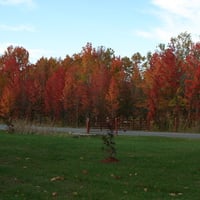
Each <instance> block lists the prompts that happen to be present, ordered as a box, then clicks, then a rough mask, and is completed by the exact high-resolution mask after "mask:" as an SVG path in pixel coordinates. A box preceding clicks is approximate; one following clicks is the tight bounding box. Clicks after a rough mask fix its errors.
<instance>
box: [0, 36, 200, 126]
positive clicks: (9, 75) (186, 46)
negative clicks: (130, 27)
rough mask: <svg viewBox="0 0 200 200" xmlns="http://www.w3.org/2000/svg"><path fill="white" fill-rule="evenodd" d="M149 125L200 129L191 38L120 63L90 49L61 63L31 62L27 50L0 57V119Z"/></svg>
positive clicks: (197, 50)
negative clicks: (110, 120)
mask: <svg viewBox="0 0 200 200" xmlns="http://www.w3.org/2000/svg"><path fill="white" fill-rule="evenodd" d="M88 116H89V117H90V118H91V119H96V120H103V119H105V118H106V117H107V116H109V117H110V118H114V117H118V118H120V119H123V120H130V119H131V120H138V119H140V120H144V121H146V122H147V124H148V128H149V129H155V128H156V129H159V130H179V129H187V128H191V127H196V126H197V125H198V124H200V123H199V122H200V42H197V43H194V42H192V39H191V36H190V34H188V33H181V34H180V35H178V36H177V37H175V38H172V39H171V40H170V42H169V44H168V45H164V44H160V45H159V48H158V49H157V50H156V51H155V52H151V53H148V54H147V55H146V56H142V55H141V54H140V53H139V52H137V53H135V54H133V56H132V57H131V58H128V57H122V58H121V57H117V56H115V54H114V51H113V50H112V49H110V48H105V47H98V48H93V47H92V44H91V43H87V44H86V46H85V47H83V49H82V51H81V52H80V53H77V54H74V55H73V56H69V55H67V56H66V57H65V58H64V59H63V60H62V59H55V58H49V59H47V58H44V57H42V58H40V59H39V60H38V61H37V62H36V64H31V63H30V62H29V53H28V51H27V50H26V49H24V48H23V47H13V46H9V47H8V48H7V50H6V51H5V52H4V54H3V55H1V56H0V117H1V119H3V120H4V121H8V120H12V119H23V120H28V121H35V120H37V121H40V122H44V121H45V122H55V123H56V122H62V123H63V124H64V125H77V126H78V125H83V124H84V123H85V119H86V117H88Z"/></svg>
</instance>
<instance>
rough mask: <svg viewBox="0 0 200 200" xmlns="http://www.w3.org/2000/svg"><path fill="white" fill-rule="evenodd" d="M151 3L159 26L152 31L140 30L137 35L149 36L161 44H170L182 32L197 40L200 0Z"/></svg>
mask: <svg viewBox="0 0 200 200" xmlns="http://www.w3.org/2000/svg"><path fill="white" fill-rule="evenodd" d="M151 3H152V5H153V7H154V8H153V9H154V12H153V15H154V17H156V18H157V19H158V20H159V24H158V25H156V26H154V27H151V28H150V30H139V31H137V32H136V34H137V35H139V36H141V37H144V36H146V35H148V38H152V39H153V38H154V39H156V40H159V41H160V42H161V43H165V42H169V39H170V38H171V37H175V36H177V35H178V34H180V33H181V32H188V33H191V35H192V37H193V39H197V36H198V35H199V34H200V26H199V21H200V0H167V1H166V0H151ZM194 37H196V38H194Z"/></svg>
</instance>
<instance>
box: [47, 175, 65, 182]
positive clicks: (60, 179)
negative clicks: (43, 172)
mask: <svg viewBox="0 0 200 200" xmlns="http://www.w3.org/2000/svg"><path fill="white" fill-rule="evenodd" d="M63 180H64V177H63V176H55V177H53V178H51V179H50V181H51V182H54V181H63Z"/></svg>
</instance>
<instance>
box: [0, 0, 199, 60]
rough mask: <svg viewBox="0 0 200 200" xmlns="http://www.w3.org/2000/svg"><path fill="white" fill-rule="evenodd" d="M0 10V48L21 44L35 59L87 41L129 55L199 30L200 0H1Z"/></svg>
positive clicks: (194, 35) (0, 50) (70, 52)
mask: <svg viewBox="0 0 200 200" xmlns="http://www.w3.org/2000/svg"><path fill="white" fill-rule="evenodd" d="M0 13H1V15H0V16H1V17H0V54H2V53H3V52H4V51H5V49H6V48H7V47H8V46H9V45H13V46H22V47H24V48H26V49H27V50H28V51H29V53H30V61H31V62H33V63H34V62H35V61H37V60H38V59H39V58H40V57H42V56H44V57H51V56H52V57H56V58H59V57H61V58H65V56H66V55H67V54H68V55H70V56H71V55H73V54H74V53H79V52H81V50H82V47H83V46H85V45H86V43H87V42H91V43H92V45H93V47H95V48H96V47H98V46H105V47H106V48H112V49H113V50H114V51H115V55H116V56H118V55H120V56H122V57H123V56H128V57H131V56H132V55H133V54H134V53H136V52H140V53H141V54H142V55H146V53H147V52H148V51H154V50H155V49H156V47H157V45H158V44H159V43H165V44H167V43H168V42H169V40H170V38H171V37H174V36H177V35H178V34H179V33H181V32H185V31H187V32H188V33H191V35H192V38H193V40H195V39H196V40H198V39H199V35H200V26H199V21H200V0H167V1H166V0H138V1H137V0H0Z"/></svg>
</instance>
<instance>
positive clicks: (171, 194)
mask: <svg viewBox="0 0 200 200" xmlns="http://www.w3.org/2000/svg"><path fill="white" fill-rule="evenodd" d="M181 195H183V193H182V192H170V193H169V196H171V197H176V196H181Z"/></svg>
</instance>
